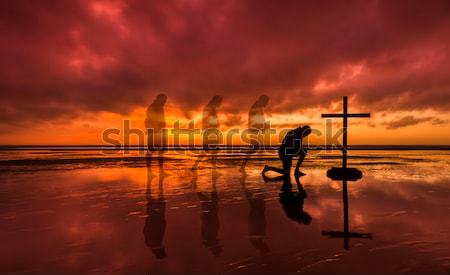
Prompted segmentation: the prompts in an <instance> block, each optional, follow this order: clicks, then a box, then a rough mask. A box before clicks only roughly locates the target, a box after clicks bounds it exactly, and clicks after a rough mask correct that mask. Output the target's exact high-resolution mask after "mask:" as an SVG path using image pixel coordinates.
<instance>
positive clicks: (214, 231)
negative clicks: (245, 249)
mask: <svg viewBox="0 0 450 275" xmlns="http://www.w3.org/2000/svg"><path fill="white" fill-rule="evenodd" d="M193 173H194V176H193V180H194V179H195V181H193V187H194V191H195V192H196V194H197V197H198V200H199V201H200V203H201V211H202V212H201V223H202V226H201V235H202V240H203V245H204V246H205V247H206V248H208V249H209V250H210V251H211V253H212V254H213V255H214V256H216V257H218V256H220V254H221V253H222V247H221V246H220V242H219V239H218V234H219V229H220V222H219V194H218V193H217V187H216V182H217V178H218V174H217V171H216V166H215V164H214V165H213V166H212V170H211V185H212V191H211V193H210V194H209V197H208V196H207V195H205V193H204V192H200V191H197V182H196V180H197V169H194V171H193Z"/></svg>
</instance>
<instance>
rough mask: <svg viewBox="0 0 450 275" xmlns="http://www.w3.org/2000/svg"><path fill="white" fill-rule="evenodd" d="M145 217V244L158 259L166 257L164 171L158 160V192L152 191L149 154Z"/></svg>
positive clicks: (149, 158) (152, 176) (149, 157)
mask: <svg viewBox="0 0 450 275" xmlns="http://www.w3.org/2000/svg"><path fill="white" fill-rule="evenodd" d="M161 159H162V158H161ZM147 160H148V162H147V169H148V177H147V192H146V198H147V218H146V219H145V226H144V237H145V244H146V245H147V246H148V247H149V248H150V249H151V250H152V252H153V254H154V255H155V257H156V258H158V259H163V258H164V257H166V248H165V247H164V244H163V241H164V233H165V231H166V201H165V198H164V175H165V174H164V171H163V169H164V168H163V161H162V160H161V161H160V162H159V168H160V173H159V183H158V192H157V194H153V193H154V192H152V180H153V178H154V177H155V176H154V174H153V172H152V158H151V155H149V156H148V158H147Z"/></svg>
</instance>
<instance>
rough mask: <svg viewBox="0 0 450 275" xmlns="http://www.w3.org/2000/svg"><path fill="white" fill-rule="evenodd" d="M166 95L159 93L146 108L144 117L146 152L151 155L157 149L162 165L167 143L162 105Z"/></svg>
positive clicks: (164, 103)
mask: <svg viewBox="0 0 450 275" xmlns="http://www.w3.org/2000/svg"><path fill="white" fill-rule="evenodd" d="M166 101H167V96H166V95H165V94H159V95H157V96H156V98H155V100H153V102H152V104H150V105H149V106H148V108H147V112H146V117H145V128H146V131H147V146H148V150H147V152H148V153H149V154H150V155H152V154H153V151H154V150H158V155H159V158H158V159H159V162H160V165H162V163H163V161H164V159H163V156H162V154H163V153H164V147H165V146H166V145H167V130H166V117H165V114H164V106H165V105H166Z"/></svg>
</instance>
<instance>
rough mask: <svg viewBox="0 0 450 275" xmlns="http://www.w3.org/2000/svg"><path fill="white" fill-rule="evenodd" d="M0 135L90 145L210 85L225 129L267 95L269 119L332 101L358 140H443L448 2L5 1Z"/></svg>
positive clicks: (284, 119)
mask: <svg viewBox="0 0 450 275" xmlns="http://www.w3.org/2000/svg"><path fill="white" fill-rule="evenodd" d="M0 14H1V15H0V30H1V36H0V41H1V43H0V64H1V67H2V70H1V71H0V100H1V106H0V130H1V133H0V143H1V144H99V143H102V140H101V133H102V131H103V130H104V129H106V128H109V127H121V125H122V121H123V119H127V118H129V119H131V120H132V126H135V127H139V128H142V127H143V123H142V119H143V118H144V116H145V108H146V106H147V105H148V104H149V103H151V101H152V100H153V98H154V97H155V96H156V95H157V94H158V93H161V92H163V93H165V94H167V96H168V102H167V116H168V119H169V120H175V119H182V120H183V119H184V120H189V119H195V118H197V117H198V115H199V113H200V112H201V109H202V106H204V105H205V104H206V102H207V101H208V100H209V99H210V98H211V97H212V96H213V95H216V94H218V95H222V96H223V98H224V101H223V106H222V107H221V108H220V109H219V112H220V114H221V119H222V121H223V123H222V125H223V127H224V128H226V127H231V126H242V125H245V124H246V121H247V117H246V116H247V114H248V109H249V107H250V106H251V104H252V102H254V101H255V100H256V99H257V97H258V96H259V95H261V94H267V95H268V96H269V97H270V102H269V107H268V109H267V118H268V119H271V120H272V121H273V122H274V124H276V125H279V126H280V127H281V126H282V125H295V124H305V123H309V124H311V125H313V126H314V127H317V128H319V129H322V128H323V126H324V121H323V120H322V119H321V118H320V113H322V112H331V111H333V112H334V111H340V108H341V107H340V105H339V104H340V100H341V98H342V96H343V95H348V96H349V97H350V110H351V111H368V112H371V113H372V118H371V119H370V120H368V119H353V120H352V121H351V122H350V125H351V126H350V131H352V132H351V133H350V138H351V141H352V142H353V143H355V144H450V125H449V124H450V121H449V119H448V117H449V116H448V114H449V111H448V110H449V107H450V2H449V1H371V0H365V1H263V0H257V1H256V0H255V1H240V0H239V1H211V0H208V1H206V0H205V1H199V0H183V1H144V0H142V1H20V0H19V1H3V2H1V3H0Z"/></svg>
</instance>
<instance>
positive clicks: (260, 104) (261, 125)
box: [241, 95, 269, 170]
mask: <svg viewBox="0 0 450 275" xmlns="http://www.w3.org/2000/svg"><path fill="white" fill-rule="evenodd" d="M268 103H269V97H268V96H266V95H262V96H260V97H259V98H258V100H256V101H255V103H253V105H252V107H251V108H250V111H249V112H248V129H247V131H248V132H247V133H248V135H249V136H250V146H251V148H250V149H249V150H247V151H246V153H247V154H254V153H255V152H258V150H259V148H260V147H261V146H262V145H263V140H264V131H265V130H266V128H267V124H266V118H265V116H264V108H265V107H267V104H268ZM248 159H249V158H248V157H246V158H245V159H244V161H243V163H242V166H241V170H244V169H245V166H246V165H247V162H248Z"/></svg>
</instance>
